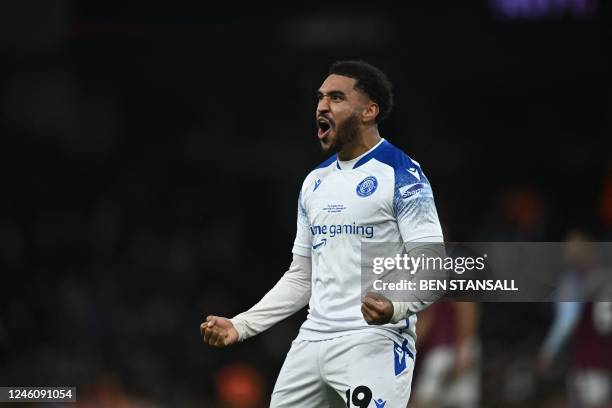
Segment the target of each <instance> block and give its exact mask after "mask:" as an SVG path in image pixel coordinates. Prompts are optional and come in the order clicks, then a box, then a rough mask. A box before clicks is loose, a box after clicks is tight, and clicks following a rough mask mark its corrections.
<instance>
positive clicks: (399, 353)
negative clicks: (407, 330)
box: [393, 339, 414, 376]
mask: <svg viewBox="0 0 612 408" xmlns="http://www.w3.org/2000/svg"><path fill="white" fill-rule="evenodd" d="M406 356H408V357H410V358H411V359H413V360H414V354H412V352H411V351H410V349H408V340H406V339H404V341H403V342H402V344H401V345H399V344H397V343H396V342H393V366H394V368H395V375H396V376H398V375H400V374H401V373H403V372H404V370H405V369H406V367H407V362H406Z"/></svg>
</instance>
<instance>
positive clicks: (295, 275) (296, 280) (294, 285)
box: [231, 254, 311, 341]
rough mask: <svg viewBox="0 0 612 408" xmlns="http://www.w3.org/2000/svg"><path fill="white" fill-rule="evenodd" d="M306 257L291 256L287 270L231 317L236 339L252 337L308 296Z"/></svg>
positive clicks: (295, 308) (287, 315)
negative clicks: (246, 306)
mask: <svg viewBox="0 0 612 408" xmlns="http://www.w3.org/2000/svg"><path fill="white" fill-rule="evenodd" d="M310 282H311V263H310V258H307V257H304V256H300V255H296V254H294V255H293V261H292V262H291V265H290V266H289V270H288V271H287V272H285V274H284V275H283V276H282V277H281V278H280V280H279V281H278V282H277V283H276V285H274V287H273V288H272V289H270V291H269V292H268V293H266V295H265V296H264V297H263V298H262V299H261V300H260V301H259V302H258V303H257V304H256V305H255V306H253V307H252V308H250V309H249V310H247V311H246V312H243V313H240V314H239V315H237V316H234V318H232V319H231V322H232V323H233V324H234V327H235V328H236V330H237V331H238V334H239V336H240V341H243V340H245V339H248V338H249V337H252V336H255V335H256V334H259V333H261V332H262V331H264V330H266V329H268V328H269V327H271V326H272V325H274V324H275V323H277V322H279V321H281V320H283V319H285V318H287V317H289V316H291V315H292V314H294V313H295V312H297V311H298V310H300V309H301V308H303V307H304V306H306V305H307V304H308V300H309V299H310Z"/></svg>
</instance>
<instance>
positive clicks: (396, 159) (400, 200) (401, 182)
mask: <svg viewBox="0 0 612 408" xmlns="http://www.w3.org/2000/svg"><path fill="white" fill-rule="evenodd" d="M371 159H376V160H378V161H379V162H381V163H385V164H386V165H388V166H390V167H391V168H393V172H394V176H395V192H394V194H393V208H394V210H395V212H396V215H399V214H400V213H403V212H405V211H406V207H407V203H408V200H411V198H412V196H414V198H416V197H419V196H423V195H425V196H430V194H431V187H430V186H429V181H428V180H427V178H426V177H425V174H423V171H422V170H421V166H419V165H418V164H416V163H415V162H414V161H413V160H412V159H410V157H408V155H407V154H406V153H404V152H403V151H401V150H400V149H398V148H397V147H395V146H393V145H392V144H391V143H389V142H388V141H386V140H385V141H384V142H382V143H381V144H380V146H378V147H377V148H376V149H374V150H373V151H372V152H370V153H368V154H367V155H365V156H363V157H362V158H361V159H360V160H359V161H358V162H357V163H355V166H354V167H353V168H357V167H359V166H361V165H363V164H365V163H367V162H368V161H369V160H371Z"/></svg>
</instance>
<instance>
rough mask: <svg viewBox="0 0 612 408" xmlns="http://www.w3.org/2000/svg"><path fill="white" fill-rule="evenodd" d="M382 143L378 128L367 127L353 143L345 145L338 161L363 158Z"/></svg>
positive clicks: (339, 153)
mask: <svg viewBox="0 0 612 408" xmlns="http://www.w3.org/2000/svg"><path fill="white" fill-rule="evenodd" d="M378 142H380V135H379V134H378V127H377V126H368V127H365V128H363V129H362V130H361V132H359V135H358V136H357V137H356V138H355V140H353V141H352V142H351V143H349V144H347V145H345V146H344V147H343V148H342V150H340V151H339V152H338V159H340V160H341V161H348V160H353V159H354V158H355V157H358V156H361V155H362V154H364V153H365V152H367V151H368V150H370V149H371V148H373V147H374V146H376V144H377V143H378Z"/></svg>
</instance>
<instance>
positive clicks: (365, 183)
mask: <svg viewBox="0 0 612 408" xmlns="http://www.w3.org/2000/svg"><path fill="white" fill-rule="evenodd" d="M377 188H378V180H376V177H374V176H369V177H366V178H364V179H363V180H361V182H360V183H359V184H357V189H356V191H357V195H358V196H359V197H368V196H371V195H372V194H374V192H375V191H376V189H377Z"/></svg>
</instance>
